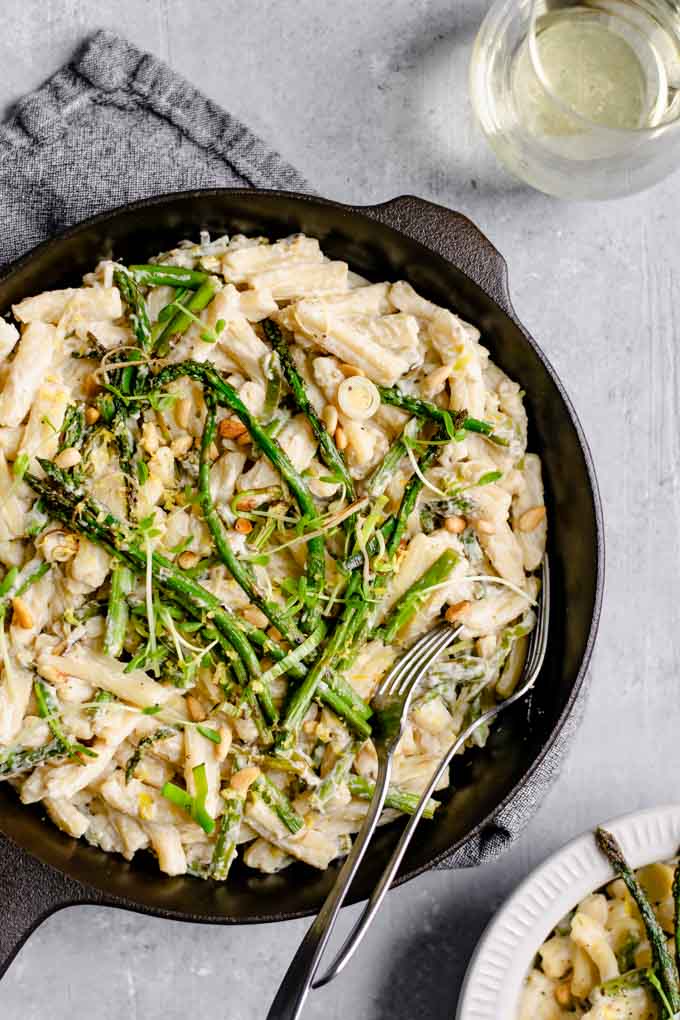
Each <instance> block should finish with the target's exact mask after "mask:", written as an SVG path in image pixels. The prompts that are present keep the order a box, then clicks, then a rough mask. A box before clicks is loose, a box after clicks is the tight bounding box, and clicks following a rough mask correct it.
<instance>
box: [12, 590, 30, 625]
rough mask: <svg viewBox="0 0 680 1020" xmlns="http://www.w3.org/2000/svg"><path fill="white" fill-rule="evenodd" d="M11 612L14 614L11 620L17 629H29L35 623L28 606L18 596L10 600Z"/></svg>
mask: <svg viewBox="0 0 680 1020" xmlns="http://www.w3.org/2000/svg"><path fill="white" fill-rule="evenodd" d="M12 612H13V614H14V615H13V617H12V620H13V622H15V623H16V625H17V626H18V627H21V628H22V630H30V629H31V627H32V626H33V624H34V622H35V621H34V619H33V613H32V612H31V610H30V609H29V607H28V604H27V603H26V602H24V600H23V599H22V598H20V597H19V596H15V597H14V598H13V599H12Z"/></svg>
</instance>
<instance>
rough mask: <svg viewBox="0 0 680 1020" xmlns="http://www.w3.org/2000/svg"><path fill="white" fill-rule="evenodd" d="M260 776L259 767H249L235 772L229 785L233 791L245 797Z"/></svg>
mask: <svg viewBox="0 0 680 1020" xmlns="http://www.w3.org/2000/svg"><path fill="white" fill-rule="evenodd" d="M259 775H260V770H259V769H258V767H257V765H249V766H248V767H247V768H245V769H240V770H239V771H238V772H235V773H234V774H233V776H232V777H231V779H230V781H229V785H230V786H231V788H232V790H236V792H237V793H240V794H241V796H242V797H245V795H246V793H247V792H248V790H249V789H250V787H251V786H252V785H253V783H254V782H255V780H256V779H257V777H258V776H259Z"/></svg>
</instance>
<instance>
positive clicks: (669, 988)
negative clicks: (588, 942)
mask: <svg viewBox="0 0 680 1020" xmlns="http://www.w3.org/2000/svg"><path fill="white" fill-rule="evenodd" d="M595 839H596V840H597V845H598V847H599V848H600V850H601V851H602V853H603V854H604V855H605V857H607V859H608V860H609V863H610V864H611V865H612V867H613V868H614V871H615V872H616V874H617V875H618V876H619V878H622V879H623V881H624V882H625V884H626V888H627V889H628V892H629V893H630V894H631V896H632V897H633V899H634V900H635V903H636V904H637V908H638V910H639V911H640V916H641V917H642V921H643V923H644V926H645V930H646V932H647V938H648V939H649V945H650V947H651V950H652V960H653V963H654V970H655V971H656V975H657V977H658V979H659V981H660V983H661V987H662V988H663V991H664V993H665V995H666V998H667V999H668V1002H669V1003H670V1006H671V1010H672V1012H673V1013H677V1012H678V1011H680V984H679V982H678V972H677V970H676V967H675V963H674V961H673V958H672V957H671V955H670V953H669V952H668V950H667V948H666V936H665V934H664V931H663V928H662V927H661V925H660V924H659V922H658V921H657V919H656V914H655V913H654V911H653V909H652V907H651V906H650V905H649V902H648V900H647V897H646V896H645V894H644V892H643V890H642V887H641V885H640V883H639V882H638V880H637V878H636V876H635V872H634V871H633V870H632V869H631V868H630V867H629V866H628V864H627V862H626V859H625V858H624V856H623V851H622V850H621V847H620V846H619V844H618V842H617V840H616V839H615V837H614V836H613V835H612V834H611V832H607V830H606V829H602V828H598V829H597V830H596V832H595Z"/></svg>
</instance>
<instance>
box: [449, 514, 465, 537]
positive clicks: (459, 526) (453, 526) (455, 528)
mask: <svg viewBox="0 0 680 1020" xmlns="http://www.w3.org/2000/svg"><path fill="white" fill-rule="evenodd" d="M444 527H445V528H446V530H447V531H450V532H451V534H452V535H460V533H461V531H465V527H466V521H465V518H464V517H447V518H446V520H445V521H444Z"/></svg>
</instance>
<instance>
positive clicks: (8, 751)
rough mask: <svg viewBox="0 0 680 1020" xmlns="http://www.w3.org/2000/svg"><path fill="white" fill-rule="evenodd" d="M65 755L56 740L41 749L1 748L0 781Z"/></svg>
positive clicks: (62, 747) (12, 777)
mask: <svg viewBox="0 0 680 1020" xmlns="http://www.w3.org/2000/svg"><path fill="white" fill-rule="evenodd" d="M65 754H66V751H65V750H64V746H63V744H62V743H60V741H58V740H51V741H50V742H49V743H48V744H43V745H42V747H10V748H3V750H2V751H1V752H0V780H3V779H14V778H15V777H16V776H20V775H22V773H24V772H30V771H31V770H32V769H34V768H36V767H37V766H38V765H42V764H43V763H44V762H46V761H51V760H52V759H54V758H63V757H64V755H65Z"/></svg>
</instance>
